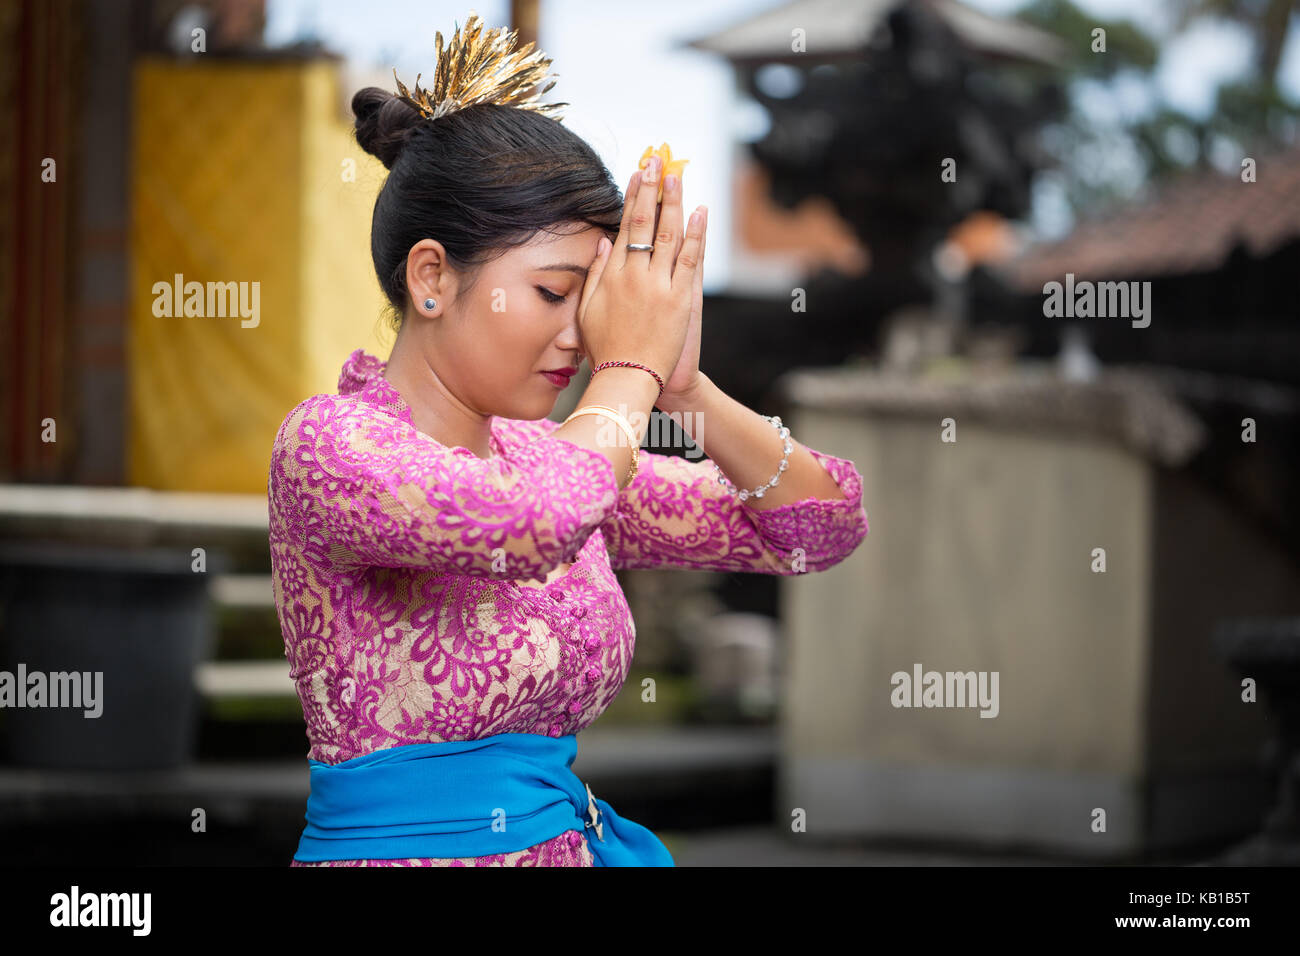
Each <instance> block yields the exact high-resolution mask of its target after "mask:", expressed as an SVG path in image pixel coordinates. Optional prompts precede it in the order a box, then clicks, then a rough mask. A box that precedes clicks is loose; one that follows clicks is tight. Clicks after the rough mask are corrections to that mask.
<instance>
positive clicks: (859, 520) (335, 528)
mask: <svg viewBox="0 0 1300 956" xmlns="http://www.w3.org/2000/svg"><path fill="white" fill-rule="evenodd" d="M383 370H384V363H382V362H380V361H379V360H378V359H376V358H375V357H374V356H372V355H369V354H367V353H366V352H364V351H363V350H361V349H357V350H356V351H354V352H353V353H352V355H351V356H349V358H348V360H347V362H346V363H345V364H344V366H343V370H342V373H341V374H340V376H339V389H338V394H336V395H329V394H321V395H315V396H313V397H311V398H309V399H307V400H306V401H304V402H302V403H301V404H299V405H298V406H297V407H296V408H294V409H293V410H292V411H291V412H290V413H289V415H288V416H287V417H286V418H285V420H284V422H283V424H282V425H281V426H280V429H279V431H278V433H277V434H276V437H275V444H274V446H273V450H272V458H271V469H270V477H269V481H268V486H267V494H268V498H269V507H270V549H271V566H272V579H273V585H274V590H275V603H276V608H277V611H278V613H279V616H280V627H281V631H282V633H283V635H284V646H285V656H286V657H287V658H288V660H289V665H290V675H291V677H292V678H293V680H294V683H295V684H296V686H297V689H298V696H299V698H300V700H301V702H302V710H303V717H304V719H305V721H306V726H307V739H308V741H309V742H310V749H309V750H308V757H309V758H310V759H314V760H320V761H323V762H325V763H330V764H334V763H339V762H341V761H344V760H348V759H350V758H352V757H357V756H361V755H363V754H367V753H371V752H372V751H376V750H380V749H382V748H386V747H398V746H402V745H405V744H417V743H428V742H440V741H447V740H474V739H478V738H480V737H486V736H490V735H493V734H502V733H527V734H546V735H549V736H552V737H559V736H563V735H565V734H576V733H577V732H579V731H581V730H583V729H585V728H587V727H589V726H591V724H592V723H593V722H594V721H595V720H596V718H597V717H599V716H600V714H601V713H602V712H603V711H604V710H605V708H607V707H608V706H609V705H610V703H612V702H613V700H614V698H615V697H616V696H617V695H618V693H619V691H620V690H621V689H622V687H623V682H624V681H625V680H626V679H627V676H628V671H629V669H630V668H631V664H632V653H633V650H634V649H635V646H636V627H635V624H634V623H633V620H632V615H631V613H630V611H629V609H628V604H627V601H626V600H625V598H624V596H623V592H622V589H621V588H620V587H619V583H618V579H617V578H616V577H615V575H614V571H615V570H620V569H626V568H698V569H702V570H712V571H724V572H745V571H748V572H752V573H757V574H781V575H792V574H796V573H800V572H797V571H795V570H794V569H793V562H792V556H793V553H794V551H795V549H802V551H803V555H804V563H803V570H805V571H821V570H824V569H826V568H829V567H832V566H833V565H835V564H837V563H839V562H840V561H842V560H843V559H844V558H845V557H847V556H848V555H849V554H850V553H852V551H853V550H854V548H856V547H857V546H858V544H859V543H860V542H861V541H862V540H863V538H864V537H865V536H866V534H867V530H868V528H867V516H866V512H865V511H864V510H863V507H862V477H861V475H860V474H859V473H858V471H857V469H856V468H855V467H854V465H853V463H852V462H849V461H846V460H844V459H841V458H836V457H833V456H831V455H825V454H822V453H820V452H817V451H814V450H813V449H811V448H809V449H808V451H809V452H810V453H811V454H812V455H813V456H814V457H815V458H816V459H817V461H818V462H819V463H820V464H821V465H822V466H823V467H824V468H825V469H826V470H827V472H828V473H829V474H830V475H831V477H832V478H834V479H835V482H836V484H837V485H838V486H839V488H840V490H841V492H842V493H843V495H844V497H843V498H840V499H835V500H820V499H816V498H807V499H804V500H803V501H800V502H797V503H793V504H786V505H782V506H780V507H777V508H772V509H768V510H764V511H756V510H753V509H751V508H749V507H748V506H747V505H744V504H741V503H740V502H739V501H738V500H737V499H736V498H735V497H734V495H733V494H731V493H729V492H727V491H726V490H725V489H723V488H722V487H721V486H720V485H719V484H718V482H717V477H716V472H715V471H714V469H713V467H712V465H711V464H710V463H709V462H708V461H707V460H705V459H700V460H698V461H690V460H687V459H683V458H677V457H673V456H668V455H659V454H655V453H653V452H649V451H647V450H645V449H642V450H641V452H640V459H641V465H640V470H639V471H638V473H637V475H636V478H635V479H634V480H633V482H632V483H631V484H630V485H629V486H628V487H627V488H625V489H623V490H622V491H620V490H619V488H618V482H617V478H616V476H615V473H614V469H613V467H612V466H611V465H610V463H609V460H608V459H606V458H605V457H604V456H603V455H600V454H598V453H597V452H594V451H592V450H590V449H587V448H583V447H581V446H579V445H575V444H574V443H572V442H570V441H567V440H565V439H563V438H557V437H553V434H552V433H553V432H554V431H555V429H557V428H559V427H560V426H559V425H558V424H557V423H555V422H552V421H550V420H549V419H541V420H538V421H519V420H510V419H502V418H494V419H493V420H492V423H491V428H492V452H493V455H492V457H491V458H487V459H480V458H478V457H477V456H476V455H474V454H473V453H472V452H471V451H469V450H468V449H466V448H460V447H454V448H448V447H446V446H444V445H441V444H439V443H438V442H436V441H434V440H433V439H432V438H430V437H429V436H427V435H425V434H424V433H422V432H420V431H419V430H417V429H416V428H415V426H414V425H413V424H412V419H411V411H410V409H409V407H408V406H407V405H406V402H405V401H404V400H403V399H402V396H401V394H400V393H399V392H398V390H397V389H396V388H395V387H394V386H393V385H392V384H391V383H389V381H388V380H387V379H386V378H384V377H383V374H382V373H383ZM804 447H807V446H804ZM557 569H558V570H559V575H558V576H557V577H554V578H553V579H552V580H550V581H549V583H543V582H545V581H546V579H547V578H548V576H549V575H550V574H551V573H552V572H555V571H557ZM292 865H294V866H312V865H316V866H327V865H334V866H368V865H382V866H405V865H416V866H420V865H422V866H565V865H568V866H591V865H593V861H592V855H591V851H590V850H589V849H588V847H587V842H586V837H585V836H584V835H583V833H581V832H580V831H578V830H576V829H575V830H569V831H567V832H565V833H563V834H561V835H560V836H557V837H555V838H554V839H551V840H547V841H546V842H544V843H540V844H538V845H536V846H532V847H529V848H528V849H525V850H519V851H516V852H512V853H504V854H496V855H493V856H487V857H469V858H461V859H406V860H347V861H335V862H333V863H317V864H311V863H301V862H299V861H296V860H295V861H293V862H292Z"/></svg>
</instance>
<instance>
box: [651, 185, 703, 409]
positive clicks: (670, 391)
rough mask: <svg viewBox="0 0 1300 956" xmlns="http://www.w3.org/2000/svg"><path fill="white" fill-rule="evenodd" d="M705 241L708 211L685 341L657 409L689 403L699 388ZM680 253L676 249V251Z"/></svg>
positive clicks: (701, 240)
mask: <svg viewBox="0 0 1300 956" xmlns="http://www.w3.org/2000/svg"><path fill="white" fill-rule="evenodd" d="M708 241H709V211H708V209H705V210H704V234H703V235H702V236H701V237H700V264H699V268H697V269H696V270H695V287H694V290H693V292H692V293H691V317H690V320H689V324H688V325H687V327H686V341H685V343H683V345H682V354H681V357H680V358H679V359H678V360H677V366H676V368H674V369H673V370H672V372H670V373H669V375H668V378H667V379H666V380H665V381H664V391H663V394H662V395H660V396H659V400H658V401H657V402H656V403H655V404H656V405H658V406H660V407H661V408H667V407H671V406H672V405H674V404H681V403H683V402H689V400H690V396H691V395H692V394H693V393H694V391H695V389H696V387H697V386H698V385H699V384H700V379H701V376H700V325H701V320H702V318H703V315H704V278H703V276H704V249H705V246H706V245H707V244H708ZM678 248H679V251H680V246H679V247H678Z"/></svg>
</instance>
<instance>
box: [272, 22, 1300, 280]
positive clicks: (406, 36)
mask: <svg viewBox="0 0 1300 956" xmlns="http://www.w3.org/2000/svg"><path fill="white" fill-rule="evenodd" d="M786 2H787V0H708V2H707V3H704V2H701V0H657V2H656V3H654V4H652V5H650V6H649V7H648V8H647V7H645V6H643V5H642V4H640V3H635V2H632V0H602V2H600V3H593V2H592V0H542V28H541V36H540V37H539V42H538V46H539V47H540V48H541V49H542V50H544V51H545V52H546V54H547V55H548V56H550V57H552V59H553V61H554V62H553V64H552V67H551V76H552V77H554V78H555V79H556V80H557V83H556V85H555V88H554V89H552V90H551V92H550V93H549V94H548V99H553V98H558V99H559V100H561V101H566V102H570V103H571V104H572V105H571V106H570V107H568V108H567V109H566V110H565V111H564V123H565V125H566V126H568V127H569V128H570V129H573V130H574V131H575V132H576V133H578V134H579V135H580V136H582V137H583V138H584V139H586V140H587V141H588V142H589V143H591V145H592V147H593V148H594V149H595V150H596V152H597V153H598V154H599V155H600V157H601V159H602V160H603V161H604V162H605V163H606V165H607V166H608V167H609V169H610V171H611V173H612V174H613V175H614V179H615V181H616V182H619V183H620V184H624V183H626V180H627V178H628V176H630V175H631V173H632V171H633V170H634V169H635V167H636V162H637V160H638V159H639V158H640V156H641V154H642V152H643V151H644V149H645V147H646V146H648V145H655V146H658V145H659V144H660V143H661V142H664V141H667V142H668V143H669V144H670V146H671V147H672V150H673V154H674V156H677V157H684V158H687V159H689V160H690V161H691V162H690V164H689V165H688V166H687V167H686V170H685V174H684V176H683V195H684V200H685V204H686V208H687V209H688V210H689V209H693V208H694V207H695V206H696V205H699V204H705V205H707V206H708V207H709V224H710V228H709V244H708V249H707V252H706V255H705V272H704V285H705V288H706V290H709V291H716V290H718V289H719V288H720V287H722V286H725V285H726V282H727V275H726V262H727V260H728V258H729V254H730V249H728V248H727V245H728V241H729V237H730V232H731V230H730V217H731V213H732V210H731V202H730V189H731V183H732V168H733V161H734V153H735V150H736V148H737V143H738V141H740V140H743V139H749V138H754V137H755V136H757V135H761V133H762V131H763V129H764V124H765V114H763V112H762V111H761V110H757V109H746V108H744V107H745V106H746V104H743V103H740V102H739V101H738V99H737V93H736V91H735V84H734V80H733V76H732V72H731V70H730V68H729V67H728V66H727V65H726V64H725V62H724V61H721V60H720V59H718V58H715V57H713V56H711V55H708V54H703V53H699V52H696V51H693V50H685V49H680V48H678V47H679V45H680V43H681V42H682V41H685V40H689V39H695V38H698V37H701V36H706V35H708V34H710V33H712V32H715V31H717V30H719V29H722V28H725V27H727V26H730V25H731V24H733V23H736V22H738V21H741V20H744V19H746V18H748V17H750V16H752V15H753V14H755V13H757V12H761V11H763V10H768V9H773V8H776V7H780V6H784V5H785V4H786ZM967 2H968V3H969V5H970V6H973V7H976V8H978V9H981V10H984V11H985V12H988V13H992V14H1009V13H1012V12H1014V10H1015V9H1016V8H1017V7H1019V6H1021V5H1022V4H1023V0H967ZM1076 3H1077V4H1078V5H1079V6H1080V7H1081V8H1083V9H1084V10H1086V11H1088V12H1090V13H1094V14H1096V15H1098V16H1101V17H1106V18H1126V17H1127V18H1130V19H1133V20H1135V21H1136V22H1137V23H1138V24H1139V25H1141V26H1142V27H1144V28H1146V29H1147V30H1149V31H1150V32H1152V33H1153V34H1155V35H1157V36H1163V35H1164V34H1165V33H1166V32H1167V30H1168V26H1169V24H1168V22H1167V18H1168V10H1169V7H1168V5H1167V4H1165V3H1162V2H1157V0H1076ZM470 10H475V11H477V12H478V14H479V16H480V17H482V18H483V19H484V21H485V22H486V23H487V24H488V26H489V27H492V26H496V25H499V24H503V23H505V22H506V21H507V18H508V16H509V3H507V2H478V3H472V2H465V0H369V2H365V3H357V2H352V0H268V2H267V31H266V33H267V35H266V40H267V42H268V43H269V44H271V45H279V44H284V43H291V42H293V41H294V40H295V39H298V38H300V37H303V36H315V37H317V38H319V39H320V40H321V41H322V42H324V43H325V44H326V45H327V46H328V47H329V48H331V49H333V50H335V51H337V52H339V53H341V54H342V55H344V56H345V57H347V58H348V60H349V61H351V62H354V63H356V64H359V65H363V66H366V65H368V66H370V67H374V68H378V69H382V70H383V71H385V72H389V71H390V68H392V67H395V68H396V69H397V75H398V76H399V77H400V78H401V79H402V80H403V82H405V83H406V84H407V85H408V86H410V85H412V83H413V81H414V79H415V75H416V73H418V72H424V73H426V74H427V73H428V72H429V70H430V68H431V66H432V61H433V50H434V33H435V32H436V31H438V30H441V31H442V33H443V36H444V38H447V37H449V36H450V34H451V33H452V32H453V30H454V29H455V26H454V24H455V22H457V21H459V22H460V23H462V24H463V23H464V20H465V18H466V16H467V15H468V13H469V12H470ZM1294 32H1296V30H1294V29H1293V33H1294ZM1290 40H1291V42H1289V43H1288V45H1287V51H1286V58H1285V60H1284V62H1283V64H1282V71H1281V73H1282V86H1283V88H1284V89H1285V90H1286V91H1288V92H1289V93H1290V94H1291V96H1292V97H1294V98H1300V37H1296V36H1292V37H1291V38H1290ZM1250 53H1251V48H1250V42H1249V38H1248V37H1247V36H1246V35H1245V34H1244V32H1237V31H1234V30H1233V29H1232V28H1231V27H1230V26H1229V25H1227V24H1222V23H1213V22H1207V23H1204V24H1202V25H1201V26H1199V27H1197V28H1195V29H1193V30H1191V31H1189V32H1187V33H1186V34H1184V35H1183V36H1181V37H1179V38H1178V39H1176V40H1175V41H1174V42H1172V43H1171V44H1170V45H1168V46H1167V47H1166V48H1165V50H1164V52H1163V55H1162V59H1161V61H1160V64H1159V66H1158V69H1157V74H1156V82H1157V84H1158V90H1159V94H1160V96H1162V97H1163V98H1164V99H1166V100H1167V101H1168V102H1170V103H1171V104H1173V105H1175V106H1177V107H1180V108H1182V109H1184V110H1186V111H1188V112H1190V113H1192V114H1194V115H1198V116H1203V115H1206V114H1207V113H1208V112H1209V110H1210V108H1211V104H1212V101H1213V92H1214V89H1215V87H1216V86H1217V85H1218V83H1219V82H1222V80H1224V79H1228V78H1232V77H1234V76H1237V75H1240V74H1241V73H1242V72H1244V70H1245V69H1246V66H1247V64H1248V63H1249V57H1250ZM390 76H391V73H390ZM1078 95H1079V96H1080V97H1081V103H1082V105H1083V106H1084V108H1085V109H1088V110H1089V111H1090V115H1095V116H1096V118H1097V122H1098V123H1099V124H1104V123H1105V122H1107V121H1108V118H1109V117H1113V116H1114V114H1115V111H1116V110H1126V111H1141V110H1145V109H1146V108H1148V107H1149V106H1150V105H1151V103H1152V101H1153V96H1152V91H1151V90H1150V89H1149V88H1147V87H1146V86H1144V85H1142V84H1136V83H1134V84H1128V85H1126V86H1121V87H1120V88H1119V90H1118V91H1117V92H1109V91H1106V90H1103V89H1088V88H1084V89H1082V90H1080V92H1079V94H1078ZM1113 161H1114V162H1116V163H1119V164H1121V168H1122V164H1123V163H1124V162H1126V161H1130V162H1131V157H1124V156H1122V155H1117V156H1116V157H1114V158H1113ZM1070 216H1071V213H1070V211H1069V209H1068V208H1067V207H1065V206H1064V203H1063V199H1062V197H1061V195H1060V194H1059V192H1055V193H1054V191H1053V188H1052V186H1051V184H1050V183H1047V184H1045V185H1044V186H1043V188H1041V189H1040V191H1039V196H1038V197H1037V201H1036V204H1035V214H1034V219H1033V225H1034V226H1035V227H1036V229H1037V231H1038V232H1039V233H1041V234H1042V235H1044V236H1052V235H1059V234H1060V233H1061V232H1063V231H1064V230H1065V229H1067V228H1068V225H1069V222H1070Z"/></svg>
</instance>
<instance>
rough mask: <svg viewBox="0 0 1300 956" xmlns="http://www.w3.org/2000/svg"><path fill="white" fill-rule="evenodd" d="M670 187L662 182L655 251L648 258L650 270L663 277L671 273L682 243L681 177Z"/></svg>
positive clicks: (675, 177)
mask: <svg viewBox="0 0 1300 956" xmlns="http://www.w3.org/2000/svg"><path fill="white" fill-rule="evenodd" d="M673 178H674V179H675V180H676V181H675V182H674V183H673V185H672V187H671V188H670V187H669V186H668V183H667V181H666V180H665V182H664V201H663V204H662V205H661V206H660V207H659V225H658V226H657V227H656V229H655V238H654V243H655V251H654V255H653V256H652V257H651V259H650V268H651V270H652V271H655V272H659V273H661V274H662V275H663V277H664V278H665V279H667V278H668V276H670V275H671V274H672V271H673V265H674V264H675V263H676V262H677V256H678V255H679V254H680V252H681V244H682V179H681V177H680V176H674V177H673Z"/></svg>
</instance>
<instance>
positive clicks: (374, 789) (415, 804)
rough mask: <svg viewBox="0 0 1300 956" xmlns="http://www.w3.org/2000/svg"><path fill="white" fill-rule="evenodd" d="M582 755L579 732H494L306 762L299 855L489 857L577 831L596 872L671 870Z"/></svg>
mask: <svg viewBox="0 0 1300 956" xmlns="http://www.w3.org/2000/svg"><path fill="white" fill-rule="evenodd" d="M577 755H578V741H577V737H576V736H575V735H574V734H568V735H566V736H564V737H546V736H543V735H541V734H495V735H493V736H491V737H484V738H482V739H480V740H453V741H447V742H444V743H426V744H405V745H402V746H399V747H390V748H387V749H384V750H376V751H374V752H373V753H368V754H365V755H364V756H361V757H354V758H352V759H351V760H344V761H343V762H342V763H336V764H326V763H322V762H321V761H319V760H309V761H308V763H309V764H310V765H311V795H310V796H309V797H308V798H307V826H306V828H305V829H304V830H303V833H302V838H301V839H300V840H299V842H298V852H297V853H295V854H294V859H295V860H298V861H300V862H303V863H315V862H320V861H323V860H393V859H406V858H435V859H436V858H446V857H461V856H488V855H489V854H494V853H510V852H512V851H514V850H523V849H527V848H528V847H530V846H534V845H536V844H538V843H543V842H545V841H546V840H550V839H552V838H554V837H557V836H559V835H560V834H562V833H564V832H565V831H566V830H578V831H580V832H583V833H585V834H586V837H587V845H588V847H589V848H590V849H591V853H592V856H593V857H594V858H595V863H596V865H597V866H673V865H674V864H673V858H672V856H671V855H669V853H668V849H667V847H665V846H664V845H663V843H661V842H660V840H659V838H658V837H656V836H655V835H654V834H653V833H651V832H650V831H649V830H648V829H646V828H645V827H643V826H641V825H640V824H639V823H633V822H632V821H631V820H624V819H623V818H622V817H620V816H619V815H618V814H617V813H615V812H614V809H613V808H612V807H611V806H610V805H609V804H608V803H606V802H605V801H604V800H600V799H597V798H596V797H595V796H594V795H592V794H591V792H590V790H589V789H588V788H586V787H585V786H584V785H583V783H582V781H581V780H579V779H578V777H577V775H576V774H574V772H573V771H572V770H570V769H569V767H570V765H571V764H572V763H573V759H574V757H576V756H577ZM453 758H454V759H453ZM593 805H594V807H595V810H596V822H598V823H599V824H600V827H599V830H600V833H599V835H598V834H597V827H596V826H595V825H593V823H592V820H591V816H592V810H591V808H592V807H593Z"/></svg>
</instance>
